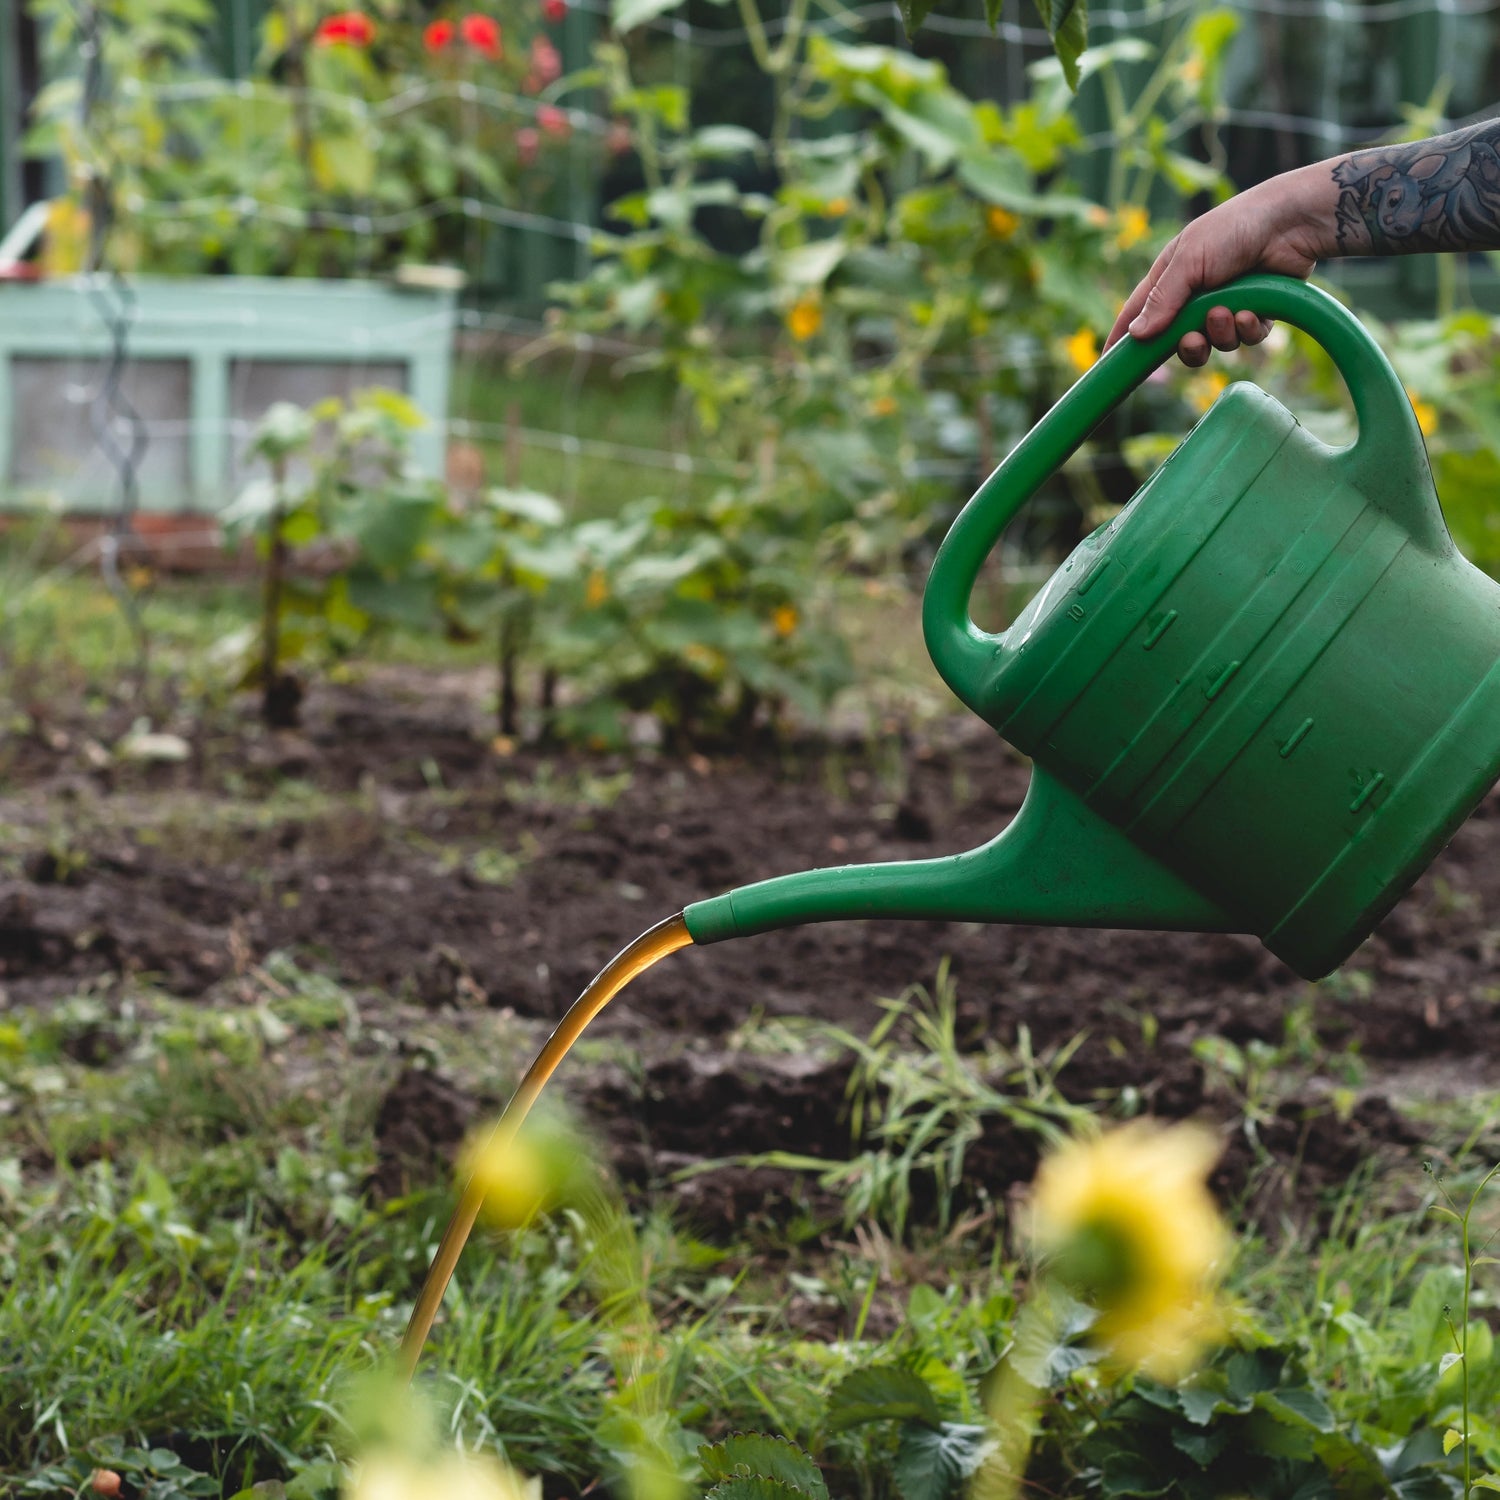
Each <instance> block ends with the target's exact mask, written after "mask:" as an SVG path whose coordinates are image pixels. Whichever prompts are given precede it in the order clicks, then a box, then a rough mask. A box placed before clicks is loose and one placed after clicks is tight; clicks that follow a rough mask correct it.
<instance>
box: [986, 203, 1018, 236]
mask: <svg viewBox="0 0 1500 1500" xmlns="http://www.w3.org/2000/svg"><path fill="white" fill-rule="evenodd" d="M984 222H985V224H986V225H987V226H988V228H989V231H990V233H991V234H992V235H994V236H995V238H996V239H997V240H1008V239H1009V238H1010V237H1011V235H1013V234H1014V233H1015V232H1016V230H1018V229H1019V228H1020V227H1021V216H1020V214H1013V213H1011V211H1010V210H1009V209H1008V208H1001V207H1000V205H999V204H998V203H992V204H991V205H990V206H989V207H988V208H987V209H985V211H984Z"/></svg>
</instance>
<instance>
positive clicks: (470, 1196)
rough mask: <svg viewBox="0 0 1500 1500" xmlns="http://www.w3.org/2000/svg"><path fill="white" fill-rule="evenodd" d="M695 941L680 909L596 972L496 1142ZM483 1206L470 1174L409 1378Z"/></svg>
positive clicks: (427, 1297)
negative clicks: (623, 998) (589, 1034)
mask: <svg viewBox="0 0 1500 1500" xmlns="http://www.w3.org/2000/svg"><path fill="white" fill-rule="evenodd" d="M692 941H693V939H692V935H691V934H690V933H689V932H688V929H687V923H686V922H685V921H684V920H683V918H682V913H681V912H679V913H678V914H677V915H676V916H675V917H668V918H667V920H666V921H665V922H658V923H657V924H656V926H655V927H653V928H651V929H650V930H649V931H647V932H643V933H642V934H641V935H640V936H639V937H638V938H636V940H635V941H634V942H633V943H631V944H629V945H628V946H627V947H625V948H622V949H621V950H620V952H619V953H617V954H616V955H615V956H614V957H613V958H612V959H610V961H609V962H608V963H607V964H605V966H604V967H603V968H602V969H601V970H600V971H599V973H598V974H597V975H596V976H595V978H594V980H593V982H592V983H591V984H590V985H589V987H588V988H587V989H586V990H584V992H583V993H582V994H581V995H580V996H579V997H578V998H577V999H576V1000H575V1001H574V1002H573V1004H572V1006H571V1007H570V1008H569V1010H568V1013H567V1014H566V1015H565V1016H564V1017H563V1018H562V1020H561V1021H559V1022H558V1023H557V1029H556V1030H555V1031H554V1032H553V1033H552V1035H551V1036H549V1037H548V1038H547V1042H546V1045H545V1046H544V1047H543V1048H542V1050H541V1051H540V1052H539V1053H537V1055H536V1061H535V1062H533V1063H532V1065H531V1066H530V1067H529V1068H528V1069H527V1070H526V1076H525V1077H524V1078H523V1079H522V1080H521V1082H520V1084H519V1086H518V1087H517V1089H516V1091H515V1093H514V1094H512V1095H511V1100H510V1103H509V1104H507V1105H506V1106H505V1112H504V1113H503V1114H502V1115H501V1116H500V1118H499V1119H498V1120H497V1121H496V1122H495V1128H494V1130H493V1131H491V1133H490V1144H491V1145H492V1146H503V1145H508V1144H509V1143H510V1142H511V1140H513V1139H514V1138H515V1134H516V1132H517V1131H518V1130H519V1129H520V1128H521V1124H522V1122H523V1121H524V1120H525V1118H526V1116H527V1115H528V1114H530V1113H531V1106H532V1105H533V1104H535V1103H536V1101H537V1096H538V1095H539V1094H540V1093H541V1092H542V1090H543V1089H544V1088H545V1087H546V1085H547V1080H548V1079H549V1078H551V1076H552V1074H553V1072H554V1071H555V1070H556V1068H557V1065H558V1063H560V1062H561V1061H562V1060H563V1058H565V1057H566V1056H567V1055H568V1051H569V1049H570V1048H571V1047H572V1045H573V1043H574V1042H576V1041H577V1040H578V1038H579V1037H580V1036H582V1035H583V1033H584V1030H585V1028H586V1027H587V1026H588V1024H589V1022H590V1021H592V1020H593V1019H594V1017H595V1016H597V1015H598V1014H599V1012H600V1011H601V1010H603V1009H604V1007H605V1006H606V1005H608V1004H609V1002H610V1001H611V1000H613V999H614V998H615V996H616V995H618V994H619V993H620V991H621V990H623V989H624V988H625V986H626V985H627V984H629V983H630V981H631V980H632V979H634V978H635V977H636V975H637V974H641V973H644V972H645V970H647V969H649V968H650V967H651V965H652V964H654V963H656V962H657V960H659V959H663V958H665V957H666V956H667V954H669V953H675V952H676V951H677V950H678V949H679V948H686V947H687V946H688V944H689V943H691V942H692ZM483 1206H484V1189H483V1188H482V1187H480V1186H477V1185H476V1179H475V1178H474V1177H470V1179H469V1181H468V1183H467V1184H466V1185H465V1186H464V1190H463V1195H462V1196H461V1197H460V1198H459V1200H458V1207H457V1208H455V1209H454V1210H453V1217H452V1218H451V1219H449V1220H448V1227H447V1228H446V1229H445V1230H444V1231H443V1238H442V1240H441V1241H440V1242H439V1243H438V1247H437V1253H436V1254H435V1255H434V1256H433V1257H432V1264H431V1265H430V1266H429V1267H428V1268H427V1279H426V1280H425V1281H424V1282H423V1283H422V1290H421V1291H420V1292H419V1293H418V1294H417V1303H416V1306H415V1307H413V1308H412V1313H411V1322H409V1323H408V1324H407V1325H406V1334H405V1336H404V1337H403V1338H402V1340H401V1355H400V1364H401V1373H402V1375H403V1377H404V1378H405V1379H407V1380H410V1379H411V1377H412V1375H413V1374H415V1373H416V1368H417V1361H418V1360H419V1359H421V1357H422V1347H423V1345H425V1344H426V1342H427V1335H428V1333H429V1332H431V1329H432V1320H433V1319H434V1318H435V1317H436V1316H437V1310H438V1308H439V1306H441V1304H442V1301H443V1293H444V1292H446V1291H447V1290H448V1283H449V1281H451V1280H452V1279H453V1268H454V1267H455V1266H456V1265H457V1264H458V1257H459V1256H460V1255H461V1254H462V1253H463V1248H464V1244H465V1242H466V1241H467V1240H468V1238H469V1232H470V1231H471V1230H472V1229H473V1228H474V1221H475V1219H477V1218H478V1217H479V1210H480V1209H481V1208H482V1207H483Z"/></svg>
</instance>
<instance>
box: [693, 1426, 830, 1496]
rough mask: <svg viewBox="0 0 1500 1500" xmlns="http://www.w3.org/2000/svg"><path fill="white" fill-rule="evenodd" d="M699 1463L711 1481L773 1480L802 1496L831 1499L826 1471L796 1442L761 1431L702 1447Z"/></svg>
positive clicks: (739, 1433) (733, 1436) (734, 1436)
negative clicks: (740, 1479)
mask: <svg viewBox="0 0 1500 1500" xmlns="http://www.w3.org/2000/svg"><path fill="white" fill-rule="evenodd" d="M698 1462H699V1463H701V1464H702V1465H703V1472H704V1474H705V1475H706V1476H707V1477H708V1478H709V1479H711V1480H722V1479H734V1478H752V1479H755V1478H760V1479H772V1480H775V1481H776V1482H777V1483H778V1484H781V1485H785V1486H787V1487H789V1488H790V1489H792V1490H793V1491H795V1492H796V1493H797V1494H800V1495H809V1496H812V1497H814V1500H828V1486H827V1485H826V1484H825V1483H824V1481H823V1474H822V1471H821V1470H820V1469H819V1468H818V1466H817V1464H815V1463H814V1462H813V1461H812V1459H811V1458H809V1457H808V1456H807V1454H805V1453H804V1452H803V1451H802V1450H801V1449H800V1448H799V1447H797V1446H796V1444H795V1443H790V1442H788V1441H787V1440H786V1439H785V1438H781V1437H770V1436H767V1435H766V1434H764V1433H759V1432H737V1433H734V1434H733V1435H732V1436H730V1437H727V1438H725V1439H724V1441H723V1442H722V1443H714V1444H712V1445H705V1446H704V1447H702V1448H700V1449H699V1450H698Z"/></svg>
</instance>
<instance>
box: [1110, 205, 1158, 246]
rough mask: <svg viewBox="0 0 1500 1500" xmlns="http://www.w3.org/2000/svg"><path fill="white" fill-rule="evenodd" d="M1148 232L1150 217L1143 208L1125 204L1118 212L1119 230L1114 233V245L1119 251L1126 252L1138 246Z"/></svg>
mask: <svg viewBox="0 0 1500 1500" xmlns="http://www.w3.org/2000/svg"><path fill="white" fill-rule="evenodd" d="M1150 232H1151V216H1150V215H1149V214H1148V213H1147V212H1146V210H1145V209H1144V208H1140V207H1138V206H1137V205H1136V204H1134V203H1127V204H1126V205H1125V207H1124V208H1122V209H1121V210H1120V215H1119V228H1118V229H1117V230H1116V231H1115V244H1117V245H1118V246H1119V247H1120V249H1122V250H1128V249H1130V247H1131V246H1132V245H1138V244H1139V243H1140V242H1141V241H1142V240H1143V239H1145V238H1146V236H1147V235H1148V234H1150Z"/></svg>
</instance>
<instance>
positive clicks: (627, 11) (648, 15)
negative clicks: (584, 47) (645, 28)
mask: <svg viewBox="0 0 1500 1500" xmlns="http://www.w3.org/2000/svg"><path fill="white" fill-rule="evenodd" d="M681 4H682V0H613V3H612V4H611V5H610V8H609V18H610V20H611V21H612V22H613V23H614V28H615V30H616V31H633V30H634V29H635V28H636V27H637V26H640V25H643V24H644V23H645V22H647V21H650V20H654V19H655V18H656V17H657V16H664V15H665V14H666V13H667V12H668V11H669V10H676V9H677V7H678V6H679V5H681Z"/></svg>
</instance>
